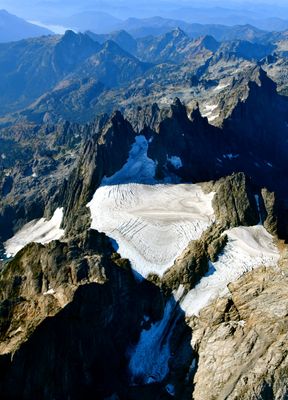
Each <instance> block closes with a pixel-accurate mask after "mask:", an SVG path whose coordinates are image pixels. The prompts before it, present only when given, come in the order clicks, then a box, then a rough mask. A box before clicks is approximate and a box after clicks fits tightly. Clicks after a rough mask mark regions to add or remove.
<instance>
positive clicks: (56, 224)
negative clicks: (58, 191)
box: [4, 208, 64, 257]
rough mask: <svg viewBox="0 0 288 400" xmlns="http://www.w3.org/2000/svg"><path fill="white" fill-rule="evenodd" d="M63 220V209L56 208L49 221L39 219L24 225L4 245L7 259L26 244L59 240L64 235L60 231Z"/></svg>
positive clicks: (62, 231)
mask: <svg viewBox="0 0 288 400" xmlns="http://www.w3.org/2000/svg"><path fill="white" fill-rule="evenodd" d="M62 219H63V208H57V210H56V211H55V212H54V215H53V217H52V218H51V219H50V220H46V219H45V218H41V219H39V220H37V219H36V220H33V221H31V222H29V223H28V224H26V225H24V226H23V228H22V229H20V231H18V232H17V233H16V234H15V235H14V236H13V237H12V238H11V239H9V240H7V241H6V242H5V243H4V248H5V251H6V255H7V257H11V256H12V257H13V256H15V254H16V253H18V251H20V250H21V249H23V247H25V246H26V245H27V244H28V243H32V242H36V243H42V244H46V243H49V242H51V241H52V240H59V239H61V237H62V236H63V235H64V230H63V229H60V226H61V223H62Z"/></svg>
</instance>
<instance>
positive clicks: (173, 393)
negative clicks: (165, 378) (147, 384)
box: [165, 383, 176, 396]
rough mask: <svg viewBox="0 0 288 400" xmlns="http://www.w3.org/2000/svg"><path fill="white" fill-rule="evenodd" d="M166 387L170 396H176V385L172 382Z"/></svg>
mask: <svg viewBox="0 0 288 400" xmlns="http://www.w3.org/2000/svg"><path fill="white" fill-rule="evenodd" d="M165 389H166V391H167V393H168V394H170V396H175V394H176V391H175V386H174V385H172V383H169V384H168V385H166V387H165Z"/></svg>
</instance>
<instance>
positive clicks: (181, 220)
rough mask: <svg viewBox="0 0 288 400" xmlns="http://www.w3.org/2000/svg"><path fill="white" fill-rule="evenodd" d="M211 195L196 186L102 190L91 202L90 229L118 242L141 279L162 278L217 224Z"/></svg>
mask: <svg viewBox="0 0 288 400" xmlns="http://www.w3.org/2000/svg"><path fill="white" fill-rule="evenodd" d="M213 196H214V193H210V194H204V193H203V191H202V189H201V187H200V186H198V185H171V184H166V185H143V184H137V183H131V184H125V185H112V186H102V187H100V188H99V189H98V190H97V191H96V193H95V195H94V197H93V200H92V201H91V203H90V204H89V207H90V210H91V215H92V224H91V227H92V228H93V229H97V230H98V231H99V232H104V233H106V234H107V236H109V237H110V238H112V239H114V240H115V241H116V242H117V245H118V249H117V251H118V252H119V254H121V256H122V257H124V258H128V259H129V260H130V262H131V265H132V267H133V269H134V270H135V271H137V272H138V273H139V274H141V275H142V276H143V277H147V276H148V274H149V273H155V274H157V275H159V276H162V275H163V274H164V272H165V271H166V270H167V269H169V267H171V266H172V265H173V263H174V261H175V259H176V258H177V257H178V256H180V255H181V253H182V252H183V251H184V250H185V248H186V247H187V246H188V244H189V242H190V241H191V240H196V239H199V238H200V236H201V235H202V233H203V232H204V231H205V230H206V229H207V228H208V227H209V226H210V225H211V224H212V223H213V221H214V212H213V208H212V199H213Z"/></svg>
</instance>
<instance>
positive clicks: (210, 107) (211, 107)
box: [204, 104, 218, 113]
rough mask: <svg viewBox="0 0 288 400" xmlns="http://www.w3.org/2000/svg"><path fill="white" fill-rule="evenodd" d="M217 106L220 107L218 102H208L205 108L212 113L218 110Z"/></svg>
mask: <svg viewBox="0 0 288 400" xmlns="http://www.w3.org/2000/svg"><path fill="white" fill-rule="evenodd" d="M217 107H218V104H206V105H205V107H204V108H205V111H207V112H209V113H211V112H213V111H214V110H216V108H217Z"/></svg>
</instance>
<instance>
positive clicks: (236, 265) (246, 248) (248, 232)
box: [176, 225, 280, 316]
mask: <svg viewBox="0 0 288 400" xmlns="http://www.w3.org/2000/svg"><path fill="white" fill-rule="evenodd" d="M225 233H226V234H227V236H228V243H227V245H226V247H225V250H224V253H223V254H222V255H220V257H219V260H218V261H217V262H215V263H213V264H212V263H211V264H210V270H209V272H208V273H207V275H206V276H205V277H204V278H202V279H201V281H200V283H199V284H198V285H197V286H196V287H195V288H194V289H192V290H190V291H189V292H188V294H187V295H186V296H184V298H183V300H182V301H180V305H181V307H182V309H183V310H184V311H185V313H186V315H187V316H192V315H198V314H199V312H200V310H201V309H202V308H203V307H206V306H207V305H208V304H209V303H211V302H212V301H213V300H215V299H216V298H218V297H222V296H224V295H227V294H228V293H229V290H228V287H227V285H228V284H229V283H231V282H234V281H236V280H237V279H239V278H240V277H241V276H242V275H243V274H244V273H246V272H249V271H251V270H253V269H254V268H257V267H259V266H262V265H265V266H276V265H277V262H278V260H279V258H280V256H279V252H278V250H277V248H276V246H275V245H274V243H273V236H272V235H270V234H269V233H268V232H267V231H266V229H265V228H264V227H263V226H262V225H257V226H251V227H238V228H233V229H230V230H228V231H226V232H225ZM176 296H177V294H176Z"/></svg>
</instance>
